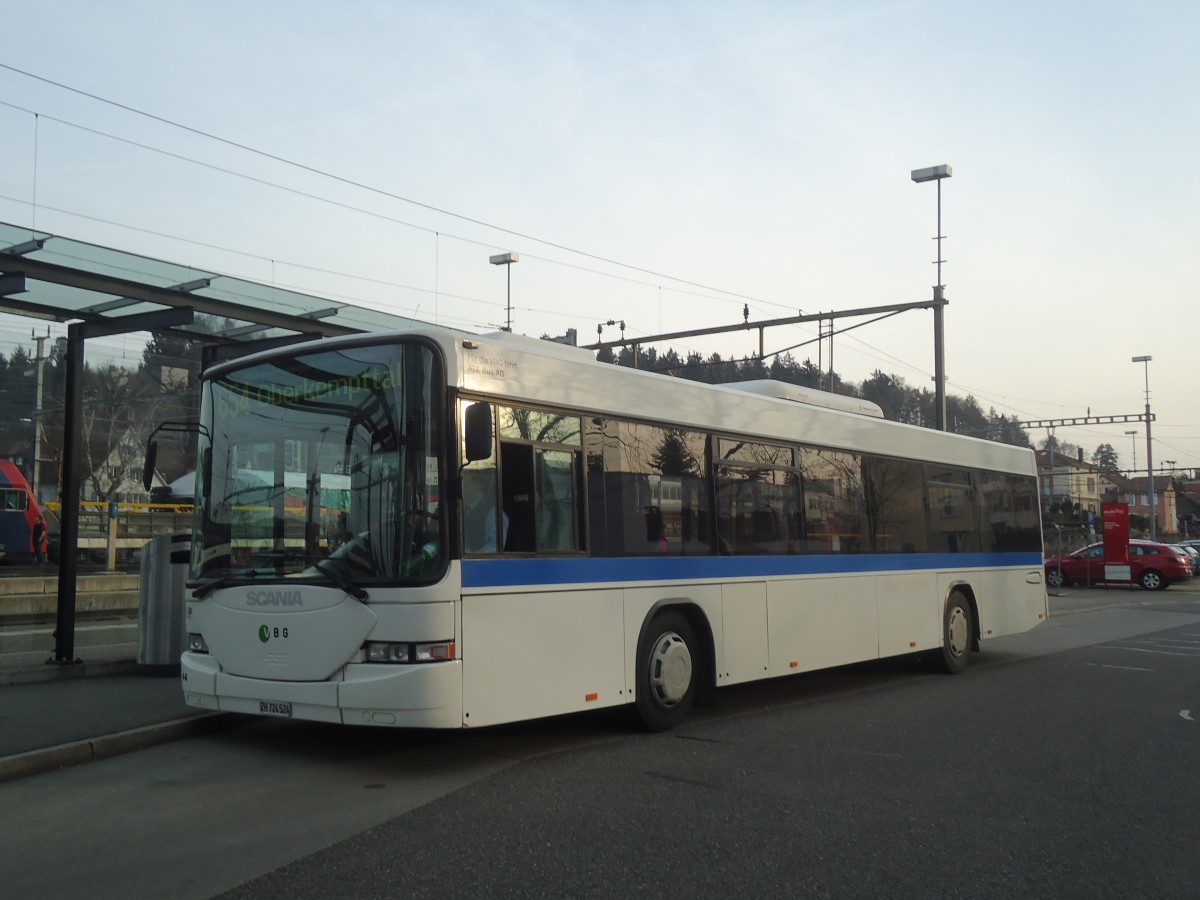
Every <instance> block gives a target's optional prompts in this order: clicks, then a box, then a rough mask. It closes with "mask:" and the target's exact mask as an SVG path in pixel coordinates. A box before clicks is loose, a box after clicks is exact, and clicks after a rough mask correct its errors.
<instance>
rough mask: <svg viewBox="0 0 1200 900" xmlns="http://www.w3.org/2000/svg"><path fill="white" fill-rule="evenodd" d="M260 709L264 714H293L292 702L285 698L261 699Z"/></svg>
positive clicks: (285, 716)
mask: <svg viewBox="0 0 1200 900" xmlns="http://www.w3.org/2000/svg"><path fill="white" fill-rule="evenodd" d="M258 711H259V712H260V713H262V714H263V715H264V716H283V717H284V718H289V717H290V716H291V715H292V704H291V703H290V702H284V701H283V700H259V701H258Z"/></svg>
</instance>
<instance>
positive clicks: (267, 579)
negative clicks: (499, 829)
mask: <svg viewBox="0 0 1200 900" xmlns="http://www.w3.org/2000/svg"><path fill="white" fill-rule="evenodd" d="M201 419H202V421H201V428H200V434H201V436H200V444H199V457H198V468H197V484H198V488H197V497H198V504H197V509H196V521H195V534H194V541H193V549H192V557H191V567H190V573H189V580H188V587H189V589H191V591H192V597H191V599H190V600H189V602H188V604H187V631H188V637H187V648H186V650H185V652H184V654H183V659H182V678H183V690H184V694H185V697H186V700H187V702H188V703H189V704H191V705H193V706H198V707H203V708H206V709H214V710H215V709H220V710H230V711H234V712H241V713H252V714H263V715H274V716H292V717H296V718H300V719H309V720H318V721H325V722H341V723H351V724H366V725H389V726H400V727H418V728H466V727H476V726H485V725H493V724H497V723H502V722H513V721H518V720H523V719H530V718H534V717H539V716H550V715H557V714H560V713H569V712H574V711H579V710H587V709H595V708H599V707H611V706H622V705H628V706H629V707H630V708H631V709H632V710H634V711H635V712H636V713H637V715H638V716H639V717H640V718H641V720H642V722H643V723H644V724H645V725H646V726H647V727H649V728H652V729H660V730H661V729H667V728H670V727H672V726H674V725H675V724H677V723H678V722H679V721H680V720H681V719H682V718H683V717H684V715H685V714H686V713H687V711H688V709H689V707H690V706H691V705H692V703H693V701H696V702H713V700H714V697H715V694H716V691H717V689H718V688H720V687H723V686H726V685H732V684H738V683H743V682H748V681H753V680H756V679H765V678H776V677H779V676H785V675H791V674H796V673H800V672H807V671H811V670H814V669H820V668H825V667H829V666H840V665H843V664H847V663H854V662H859V661H864V660H872V659H877V658H881V657H889V656H896V655H901V654H913V653H924V654H926V655H928V656H931V657H933V658H934V659H936V660H937V661H938V662H939V664H940V665H941V666H943V667H944V668H945V669H946V670H948V671H951V672H958V671H961V670H962V669H963V667H964V666H965V665H966V663H967V660H968V657H969V655H970V653H971V652H972V651H973V650H976V649H978V646H979V644H980V643H981V642H982V641H984V640H986V639H988V638H991V637H995V636H998V635H1004V634H1012V633H1014V632H1021V631H1025V630H1027V629H1029V628H1031V627H1033V626H1034V625H1036V624H1037V623H1038V622H1040V621H1042V620H1043V619H1044V618H1045V617H1046V612H1047V607H1046V591H1045V586H1044V584H1043V578H1042V553H1041V550H1042V548H1041V525H1040V514H1039V507H1038V503H1037V485H1036V477H1035V468H1034V458H1033V454H1032V452H1031V451H1030V450H1028V449H1020V448H1016V447H1012V446H1007V445H1004V444H997V443H990V442H986V441H981V440H975V439H972V438H967V437H962V436H959V435H952V434H945V433H941V432H937V431H932V430H928V429H922V428H916V427H912V426H908V425H902V424H898V423H895V422H888V421H885V420H884V419H883V418H882V416H881V414H880V412H879V409H878V407H876V406H874V405H873V404H870V403H864V402H863V401H859V400H855V399H853V398H846V397H837V396H834V395H831V394H824V393H821V392H816V391H807V390H804V389H802V388H794V387H791V386H789V385H784V384H779V383H773V382H756V383H749V384H739V385H727V386H712V385H705V384H699V383H696V382H691V381H686V380H683V379H679V378H671V377H668V376H665V375H657V374H651V373H646V372H639V371H636V370H631V369H626V368H619V367H616V366H613V365H609V364H605V363H599V362H596V361H595V359H594V358H593V357H592V355H591V354H590V353H589V352H587V351H585V350H580V349H577V348H574V347H564V346H561V345H558V344H553V343H550V342H546V341H537V340H532V339H528V338H520V337H515V336H512V335H508V334H496V335H489V336H479V335H468V334H465V333H462V332H455V331H451V330H446V329H440V328H436V327H433V326H430V327H428V328H420V329H414V330H412V331H407V332H402V333H396V334H390V335H372V336H361V337H349V338H338V339H335V340H322V341H320V342H314V343H312V344H302V345H298V346H293V347H290V348H287V349H285V350H278V351H269V352H264V353H259V354H256V355H253V356H250V357H247V358H245V359H242V360H238V361H235V362H230V363H226V364H223V365H221V366H218V367H215V368H213V369H211V370H210V371H209V372H208V373H206V376H205V379H204V382H203V400H202V413H201Z"/></svg>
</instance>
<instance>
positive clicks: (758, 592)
mask: <svg viewBox="0 0 1200 900" xmlns="http://www.w3.org/2000/svg"><path fill="white" fill-rule="evenodd" d="M721 613H722V619H723V621H722V633H723V635H724V641H723V642H722V646H723V650H724V652H723V654H722V656H721V657H718V667H719V668H718V669H717V684H719V685H722V686H723V685H726V684H740V683H741V682H743V681H754V680H755V679H757V678H766V677H767V674H768V672H769V671H770V665H771V653H770V642H769V641H768V639H767V585H766V583H765V582H762V581H755V582H742V583H739V584H725V585H722V586H721Z"/></svg>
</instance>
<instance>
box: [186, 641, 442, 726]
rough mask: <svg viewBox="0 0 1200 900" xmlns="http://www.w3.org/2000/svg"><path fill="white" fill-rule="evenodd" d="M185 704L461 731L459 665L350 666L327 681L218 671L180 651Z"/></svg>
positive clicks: (208, 660) (205, 658)
mask: <svg viewBox="0 0 1200 900" xmlns="http://www.w3.org/2000/svg"><path fill="white" fill-rule="evenodd" d="M180 668H181V673H180V678H181V681H182V685H183V697H184V701H185V702H186V703H187V704H188V705H189V706H195V707H199V708H201V709H210V710H219V711H222V712H236V713H246V714H249V715H256V716H257V715H266V716H278V717H283V718H293V719H304V720H307V721H312V722H339V723H342V724H346V725H382V726H390V727H394V728H462V727H463V718H462V663H461V662H460V661H459V660H449V661H446V662H437V663H425V664H421V665H384V664H374V663H350V664H348V665H346V666H344V667H343V668H342V669H341V670H340V672H338V674H337V675H335V676H334V678H332V679H329V680H327V681H270V680H267V679H261V678H244V677H242V676H238V675H229V674H227V673H225V672H222V671H220V666H219V665H218V664H217V661H216V660H215V659H213V658H212V657H211V656H209V655H208V654H204V653H184V654H183V657H182V660H181V667H180Z"/></svg>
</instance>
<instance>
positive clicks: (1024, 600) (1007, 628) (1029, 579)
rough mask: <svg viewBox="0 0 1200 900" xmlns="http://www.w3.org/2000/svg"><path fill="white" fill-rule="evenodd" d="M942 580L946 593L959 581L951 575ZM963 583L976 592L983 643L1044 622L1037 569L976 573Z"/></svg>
mask: <svg viewBox="0 0 1200 900" xmlns="http://www.w3.org/2000/svg"><path fill="white" fill-rule="evenodd" d="M941 580H942V581H943V582H944V587H943V589H944V590H948V589H949V586H950V584H952V583H953V582H954V581H956V580H959V579H956V578H955V577H953V576H952V575H950V576H943V578H942V579H941ZM962 580H965V581H967V582H968V583H969V584H970V585H971V587H972V589H973V590H974V592H975V601H976V605H977V606H978V607H979V620H980V621H979V623H978V624H979V636H980V638H981V639H982V640H985V641H986V640H987V639H988V638H994V637H1000V636H1001V635H1005V634H1020V633H1022V632H1025V631H1028V630H1029V629H1031V628H1033V627H1034V626H1035V625H1037V624H1038V623H1039V622H1044V621H1045V620H1046V617H1047V610H1046V585H1045V584H1044V583H1043V579H1042V573H1041V571H1040V570H1036V569H1029V570H1025V569H994V570H986V569H984V570H976V571H973V572H970V573H968V574H967V576H966V577H965V578H964V579H962Z"/></svg>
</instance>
